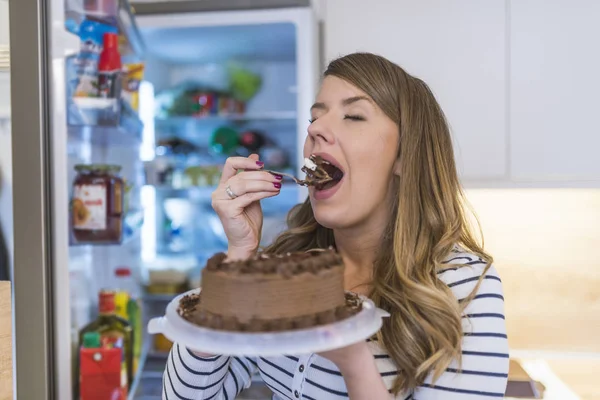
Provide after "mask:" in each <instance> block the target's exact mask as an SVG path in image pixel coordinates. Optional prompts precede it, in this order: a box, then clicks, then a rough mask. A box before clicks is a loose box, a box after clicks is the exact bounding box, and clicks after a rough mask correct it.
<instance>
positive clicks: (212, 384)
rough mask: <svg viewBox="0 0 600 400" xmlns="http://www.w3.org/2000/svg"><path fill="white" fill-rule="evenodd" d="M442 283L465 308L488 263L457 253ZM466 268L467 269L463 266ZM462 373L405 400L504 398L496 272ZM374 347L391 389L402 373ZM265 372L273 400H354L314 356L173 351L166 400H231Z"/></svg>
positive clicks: (474, 305) (470, 333)
mask: <svg viewBox="0 0 600 400" xmlns="http://www.w3.org/2000/svg"><path fill="white" fill-rule="evenodd" d="M445 263H446V264H447V268H445V269H443V270H441V271H440V272H439V274H438V276H439V278H440V279H441V280H442V281H443V282H444V283H446V284H447V285H448V287H450V288H451V290H452V292H453V293H454V295H455V296H456V298H457V299H458V301H461V300H462V299H464V298H466V297H467V296H468V295H469V294H470V293H471V291H472V290H473V289H474V288H475V285H476V283H477V280H478V279H479V277H480V276H481V274H482V273H483V270H484V268H485V262H483V261H481V260H480V259H479V258H477V257H476V256H474V255H472V254H468V253H462V252H458V251H456V252H453V253H452V254H451V256H450V257H449V258H448V260H447V261H446V262H445ZM456 264H466V265H467V266H457V265H456ZM463 331H464V339H463V346H462V347H463V348H462V370H461V371H460V372H459V371H458V363H457V362H453V363H452V364H451V365H450V366H449V367H448V368H447V369H446V372H445V373H444V374H442V376H441V377H440V378H439V379H438V380H437V381H436V382H435V383H433V382H432V380H431V377H429V378H427V379H426V380H425V382H424V383H423V385H421V386H419V387H418V388H416V389H415V390H414V391H411V392H406V393H401V394H399V395H398V396H397V397H396V399H400V400H409V399H410V400H441V399H443V400H484V399H486V400H490V399H494V398H498V399H501V398H503V397H504V391H505V389H506V383H507V380H508V341H507V337H506V325H505V320H504V297H503V293H502V283H501V281H500V278H499V277H498V274H497V272H496V270H495V269H494V268H493V267H491V268H490V269H489V270H488V271H487V273H486V274H485V277H484V279H483V282H482V284H481V286H480V287H479V290H478V291H477V293H476V296H475V298H474V299H473V301H472V302H471V303H470V304H469V306H468V307H467V308H466V309H465V313H464V316H463ZM368 346H369V347H370V349H371V351H372V352H373V357H374V359H375V362H376V364H377V367H378V369H379V371H380V374H381V377H382V379H383V380H384V382H385V384H386V386H387V387H388V389H389V388H390V387H391V386H392V383H393V381H394V379H395V377H396V374H397V369H396V366H395V365H394V363H393V362H392V361H391V359H390V357H389V356H388V355H387V354H386V353H385V352H384V351H383V350H382V349H381V347H380V346H379V345H378V344H377V342H376V341H369V343H368ZM257 371H258V372H259V373H260V375H261V377H262V379H263V380H264V381H265V382H266V384H267V385H268V386H269V388H270V389H271V390H272V391H273V393H274V394H273V400H285V399H290V400H295V399H307V400H334V399H344V398H348V392H347V389H346V385H345V384H344V380H343V378H342V375H341V374H340V372H339V370H338V369H337V367H336V366H335V364H333V363H332V362H331V361H329V360H327V359H325V358H322V357H320V356H318V355H316V354H309V355H304V356H281V357H268V358H263V357H258V358H249V357H226V356H216V357H213V358H201V357H198V356H196V355H194V354H192V353H191V352H190V351H189V350H188V349H186V348H185V347H183V346H180V345H178V344H175V345H174V346H173V349H172V350H171V353H170V355H169V358H168V361H167V366H166V369H165V372H164V375H163V400H167V399H168V400H176V399H194V400H196V399H215V400H221V399H224V400H233V399H235V397H236V396H237V394H238V393H240V392H241V391H242V390H243V389H245V388H247V387H249V386H250V383H251V376H252V375H253V374H254V373H255V372H257Z"/></svg>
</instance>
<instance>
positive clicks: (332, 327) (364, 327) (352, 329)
mask: <svg viewBox="0 0 600 400" xmlns="http://www.w3.org/2000/svg"><path fill="white" fill-rule="evenodd" d="M198 293H200V289H194V290H190V291H189V292H187V293H183V294H180V295H179V296H177V297H175V298H174V299H173V300H171V302H170V303H169V305H168V306H167V310H166V313H165V316H163V317H158V318H153V319H151V320H150V322H149V323H148V332H149V333H150V334H157V333H162V334H163V335H165V336H166V337H167V338H168V339H169V340H171V341H172V342H177V343H179V344H181V345H184V346H186V347H187V348H189V349H190V350H194V351H198V352H201V353H208V354H223V355H229V356H263V357H273V356H280V355H283V354H285V355H294V354H295V355H298V354H309V353H317V352H322V351H327V350H333V349H338V348H341V347H345V346H349V345H351V344H353V343H358V342H360V341H361V340H365V339H367V338H369V337H371V336H372V335H374V334H375V333H377V332H378V331H379V329H380V328H381V325H382V323H383V322H382V318H383V317H389V313H387V312H386V311H383V310H381V309H379V308H377V307H375V305H374V304H373V302H372V301H371V300H369V299H367V298H365V297H362V296H361V299H362V301H363V303H362V310H361V311H360V312H359V313H357V314H355V315H353V316H351V317H348V318H346V319H344V320H342V321H338V322H334V323H332V324H329V325H321V326H316V327H314V328H308V329H298V330H293V331H284V332H267V333H246V332H228V331H219V330H215V329H208V328H203V327H200V326H198V325H195V324H192V323H191V322H188V321H186V320H185V319H183V318H182V317H181V316H180V315H179V314H178V313H177V308H178V307H179V301H180V300H181V298H182V297H183V296H185V295H188V294H198Z"/></svg>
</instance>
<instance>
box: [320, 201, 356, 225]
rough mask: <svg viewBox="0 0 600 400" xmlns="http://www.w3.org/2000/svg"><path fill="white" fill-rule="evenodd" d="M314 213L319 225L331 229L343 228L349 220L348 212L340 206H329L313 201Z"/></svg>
mask: <svg viewBox="0 0 600 400" xmlns="http://www.w3.org/2000/svg"><path fill="white" fill-rule="evenodd" d="M313 214H314V216H315V219H316V220H317V222H318V223H319V225H322V226H324V227H325V228H329V229H340V228H343V227H344V225H345V223H347V222H348V214H347V213H346V212H344V211H342V210H341V209H340V208H339V207H337V208H334V207H328V206H326V205H324V204H314V203H313Z"/></svg>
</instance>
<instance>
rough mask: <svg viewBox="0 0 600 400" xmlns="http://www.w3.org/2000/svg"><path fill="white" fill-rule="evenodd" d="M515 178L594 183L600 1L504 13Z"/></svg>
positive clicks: (536, 0)
mask: <svg viewBox="0 0 600 400" xmlns="http://www.w3.org/2000/svg"><path fill="white" fill-rule="evenodd" d="M510 29H511V34H510V36H511V41H510V46H511V63H510V64H511V75H510V76H511V78H510V80H511V82H510V88H511V89H510V92H511V100H510V114H511V121H510V148H511V162H510V166H511V170H512V175H513V177H514V179H515V180H524V181H555V182H556V181H558V182H560V181H563V182H565V183H568V182H575V181H584V182H585V181H587V182H588V183H592V184H593V182H596V185H597V184H598V183H600V156H599V151H600V120H599V119H598V115H599V113H600V97H599V96H598V94H599V93H600V52H599V51H598V38H599V37H600V2H598V1H595V0H578V1H571V0H554V1H545V0H519V1H513V2H512V4H511V13H510Z"/></svg>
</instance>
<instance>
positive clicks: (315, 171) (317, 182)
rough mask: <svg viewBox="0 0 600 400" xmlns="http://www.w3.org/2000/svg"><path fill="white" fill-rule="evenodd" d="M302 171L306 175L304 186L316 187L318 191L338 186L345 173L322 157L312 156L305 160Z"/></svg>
mask: <svg viewBox="0 0 600 400" xmlns="http://www.w3.org/2000/svg"><path fill="white" fill-rule="evenodd" d="M302 171H304V172H305V173H306V180H305V181H304V184H306V185H307V186H314V187H315V189H316V190H327V189H331V188H332V187H334V186H335V185H337V184H338V183H339V182H340V181H341V180H342V178H343V177H344V172H343V171H342V170H341V169H339V168H338V167H336V166H335V165H333V164H332V163H330V162H329V161H327V160H325V159H323V158H322V157H320V156H315V155H311V156H310V158H307V159H305V160H304V167H302Z"/></svg>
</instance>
